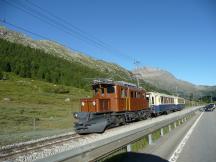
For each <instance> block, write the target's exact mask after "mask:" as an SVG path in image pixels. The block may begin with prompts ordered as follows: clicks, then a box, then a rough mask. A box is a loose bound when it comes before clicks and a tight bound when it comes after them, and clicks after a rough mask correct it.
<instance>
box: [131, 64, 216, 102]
mask: <svg viewBox="0 0 216 162" xmlns="http://www.w3.org/2000/svg"><path fill="white" fill-rule="evenodd" d="M133 73H134V74H137V76H138V77H139V78H140V79H143V80H144V81H146V82H148V83H150V84H153V85H154V86H156V87H158V88H163V89H164V90H167V91H169V92H171V93H172V94H177V95H181V96H185V97H187V98H190V97H194V98H200V97H201V96H205V95H209V93H210V91H212V92H215V90H216V87H214V86H197V85H194V84H192V83H190V82H186V81H183V80H179V79H177V78H176V77H175V76H174V75H172V74H171V73H169V72H168V71H165V70H162V69H159V68H151V67H142V68H138V69H135V70H134V71H133Z"/></svg>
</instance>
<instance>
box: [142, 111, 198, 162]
mask: <svg viewBox="0 0 216 162" xmlns="http://www.w3.org/2000/svg"><path fill="white" fill-rule="evenodd" d="M199 115H200V112H197V113H196V115H195V116H194V117H193V118H192V119H190V120H189V121H187V122H186V123H184V124H182V125H180V126H178V127H177V128H176V129H173V130H172V131H171V132H170V133H168V134H166V135H164V136H163V137H161V138H160V139H159V140H157V141H155V142H154V143H153V144H152V145H149V146H148V147H147V148H145V149H144V150H143V151H141V152H142V153H147V154H151V155H156V156H159V157H161V158H163V159H166V160H169V158H170V157H171V155H172V153H173V152H174V150H175V149H176V147H177V146H178V145H179V143H180V142H181V140H182V139H183V137H184V136H185V134H186V133H187V131H188V130H189V129H190V128H191V126H192V125H193V123H194V122H195V121H196V120H197V118H198V117H199Z"/></svg>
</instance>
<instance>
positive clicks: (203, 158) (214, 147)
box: [177, 110, 216, 162]
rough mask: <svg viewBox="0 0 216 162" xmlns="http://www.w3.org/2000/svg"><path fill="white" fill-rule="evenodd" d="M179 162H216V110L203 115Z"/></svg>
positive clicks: (180, 155)
mask: <svg viewBox="0 0 216 162" xmlns="http://www.w3.org/2000/svg"><path fill="white" fill-rule="evenodd" d="M177 162H216V110H215V111H213V112H205V113H204V114H203V115H202V117H201V119H200V121H199V122H198V124H197V125H196V127H195V128H194V130H193V132H192V134H191V136H190V138H189V140H188V141H187V142H186V144H185V146H184V148H183V150H182V152H181V153H180V154H179V158H178V159H177Z"/></svg>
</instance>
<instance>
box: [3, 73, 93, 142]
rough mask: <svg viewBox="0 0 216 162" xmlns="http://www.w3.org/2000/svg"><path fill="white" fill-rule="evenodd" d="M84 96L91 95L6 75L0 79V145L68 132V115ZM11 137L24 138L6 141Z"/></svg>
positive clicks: (76, 109) (69, 115)
mask: <svg viewBox="0 0 216 162" xmlns="http://www.w3.org/2000/svg"><path fill="white" fill-rule="evenodd" d="M86 96H91V92H87V91H85V90H82V89H78V88H74V87H69V86H62V85H55V84H51V83H47V82H43V81H37V80H32V79H26V78H20V77H18V76H16V75H15V74H11V73H8V80H0V129H1V131H0V145H2V144H8V143H11V142H15V141H16V140H17V141H22V140H26V139H31V138H33V136H34V137H39V136H40V135H39V134H40V133H38V132H46V133H45V135H47V134H49V135H50V134H52V133H49V132H53V134H55V133H56V132H62V131H65V130H67V129H68V130H71V129H72V128H73V122H74V121H73V120H74V119H73V117H72V112H75V111H80V103H79V99H80V98H82V97H86ZM57 130H58V131H57ZM32 132H33V133H32ZM25 134H31V136H28V135H27V136H25ZM36 134H37V135H36ZM14 135H16V136H17V137H18V136H19V135H21V136H22V137H25V138H19V139H16V136H15V137H13V138H15V139H14V140H12V139H10V136H14ZM35 135H36V136H35ZM41 136H44V135H43V133H42V134H41ZM19 137H20V136H19ZM7 138H8V139H10V140H9V142H8V140H7Z"/></svg>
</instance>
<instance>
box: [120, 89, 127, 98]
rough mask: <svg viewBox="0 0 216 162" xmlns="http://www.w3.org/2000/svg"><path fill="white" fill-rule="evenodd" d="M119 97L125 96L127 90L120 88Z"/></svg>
mask: <svg viewBox="0 0 216 162" xmlns="http://www.w3.org/2000/svg"><path fill="white" fill-rule="evenodd" d="M121 97H127V90H126V89H124V88H121Z"/></svg>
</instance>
